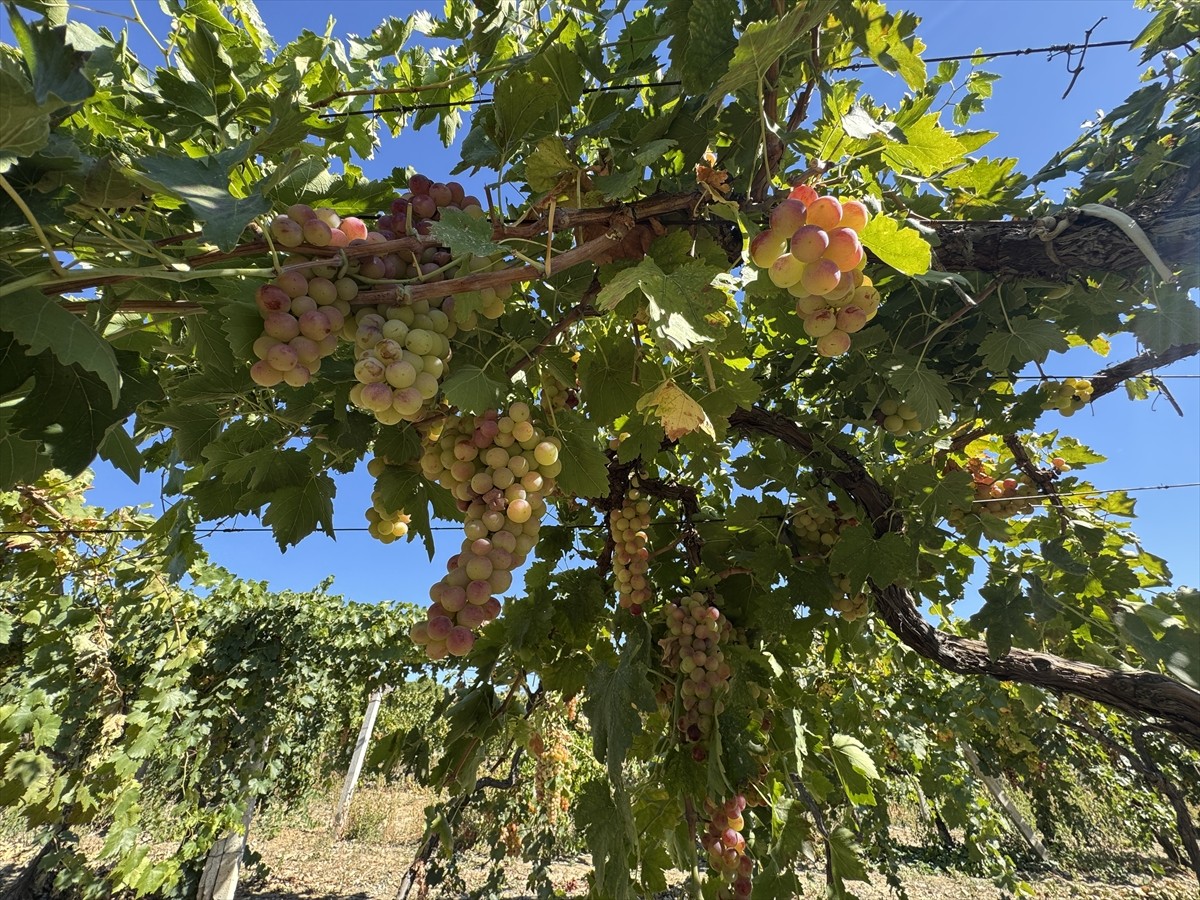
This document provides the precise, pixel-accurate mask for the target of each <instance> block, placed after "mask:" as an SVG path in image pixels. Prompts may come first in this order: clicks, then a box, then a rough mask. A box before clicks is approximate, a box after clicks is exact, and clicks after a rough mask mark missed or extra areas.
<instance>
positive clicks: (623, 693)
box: [583, 629, 655, 780]
mask: <svg viewBox="0 0 1200 900" xmlns="http://www.w3.org/2000/svg"><path fill="white" fill-rule="evenodd" d="M644 642H645V638H644V637H643V634H642V631H641V630H640V629H635V630H634V631H632V632H631V633H630V635H629V638H628V640H627V641H626V643H625V646H624V647H622V648H621V658H620V661H619V662H618V663H617V666H616V668H610V667H609V666H608V665H607V664H606V663H599V664H598V665H597V666H596V668H595V669H593V670H592V674H591V675H590V676H588V680H587V697H586V699H585V700H584V701H583V706H584V710H585V711H586V712H587V717H588V721H589V722H591V723H592V741H593V751H594V752H595V755H596V760H597V761H598V762H601V763H606V764H607V766H608V773H609V777H610V778H612V779H613V780H619V779H620V777H621V766H622V765H623V764H624V762H625V756H626V754H627V753H628V752H629V748H630V747H632V746H633V739H634V737H636V736H637V735H638V734H639V733H640V732H641V730H642V717H641V713H643V712H653V711H654V709H655V702H654V692H653V691H652V690H651V689H650V682H649V681H648V680H647V677H646V675H647V673H646V666H645V662H644V660H643V659H642V657H643V655H644V651H645V650H646V647H645V643H644Z"/></svg>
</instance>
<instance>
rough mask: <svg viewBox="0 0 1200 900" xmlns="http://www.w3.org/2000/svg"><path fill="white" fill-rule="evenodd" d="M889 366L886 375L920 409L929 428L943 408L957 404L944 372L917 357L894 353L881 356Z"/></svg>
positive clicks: (921, 415) (901, 393)
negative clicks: (932, 367) (932, 368)
mask: <svg viewBox="0 0 1200 900" xmlns="http://www.w3.org/2000/svg"><path fill="white" fill-rule="evenodd" d="M880 364H881V366H884V365H885V366H886V368H885V371H884V378H885V379H886V380H887V383H888V384H889V385H890V386H891V388H892V390H894V391H895V392H896V393H897V394H899V395H900V398H901V399H902V400H904V401H905V402H906V403H908V404H909V406H911V407H912V408H913V409H914V410H915V411H916V413H917V418H918V419H919V420H920V421H921V424H922V425H924V426H925V427H926V428H929V427H931V426H932V424H933V423H934V422H936V421H937V420H938V417H939V416H940V414H941V412H942V410H948V409H950V408H951V407H953V406H954V397H953V396H952V395H951V394H950V388H949V387H947V385H946V380H945V379H944V378H942V376H941V375H939V374H937V373H936V372H934V371H932V370H931V369H930V368H928V367H927V366H926V365H925V364H924V363H922V362H917V360H916V358H915V357H912V356H907V355H900V354H894V355H892V356H889V357H887V358H886V359H881V360H880Z"/></svg>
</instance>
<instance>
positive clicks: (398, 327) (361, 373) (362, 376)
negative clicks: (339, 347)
mask: <svg viewBox="0 0 1200 900" xmlns="http://www.w3.org/2000/svg"><path fill="white" fill-rule="evenodd" d="M347 328H349V326H347ZM456 331H457V328H456V326H455V324H454V321H453V320H452V319H451V318H450V316H448V315H447V314H446V313H445V311H444V310H442V309H439V308H437V307H436V306H432V305H430V302H429V301H426V300H418V301H415V302H414V303H411V304H406V305H403V306H392V307H388V308H387V309H386V310H385V311H384V313H383V314H382V315H381V314H380V313H379V312H375V311H372V310H370V309H363V310H359V312H358V314H357V315H356V317H355V330H354V356H355V360H356V361H355V363H354V379H355V381H356V382H358V383H357V384H355V385H354V387H352V388H351V389H350V402H351V403H353V404H354V405H355V406H357V407H359V408H360V409H365V410H367V411H368V412H370V413H372V414H373V415H374V416H375V418H376V419H378V420H379V421H380V422H381V423H383V424H384V425H395V424H397V423H399V422H416V421H419V420H420V419H421V418H423V417H424V415H425V413H426V412H427V409H426V407H427V405H428V404H431V403H432V402H433V401H434V399H435V398H436V397H437V395H438V391H439V390H440V383H441V379H442V377H443V376H444V375H445V374H446V371H447V364H448V363H449V360H450V338H451V337H453V336H454V335H455V333H456Z"/></svg>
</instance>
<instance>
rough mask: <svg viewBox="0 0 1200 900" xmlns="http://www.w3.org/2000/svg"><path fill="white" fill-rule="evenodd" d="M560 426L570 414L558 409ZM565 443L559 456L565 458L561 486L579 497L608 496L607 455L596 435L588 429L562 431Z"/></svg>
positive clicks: (556, 415)
mask: <svg viewBox="0 0 1200 900" xmlns="http://www.w3.org/2000/svg"><path fill="white" fill-rule="evenodd" d="M555 417H556V419H557V420H558V424H559V425H560V426H561V425H563V423H564V420H566V419H567V416H566V414H565V413H564V412H561V411H560V412H558V413H555ZM561 438H562V442H563V446H562V450H560V451H559V454H558V458H559V459H560V460H561V461H562V472H560V473H559V475H558V479H557V480H558V486H559V487H560V488H562V490H563V491H564V492H565V493H567V494H573V495H575V496H576V497H607V496H608V459H607V458H606V457H605V455H604V454H603V453H602V452H600V450H599V449H598V448H597V447H596V443H595V438H593V437H591V436H590V434H589V432H588V431H587V429H580V430H578V431H573V432H571V433H564V434H562V435H561Z"/></svg>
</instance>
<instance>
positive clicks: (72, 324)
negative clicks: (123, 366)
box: [0, 290, 121, 404]
mask: <svg viewBox="0 0 1200 900" xmlns="http://www.w3.org/2000/svg"><path fill="white" fill-rule="evenodd" d="M0 331H7V332H8V333H9V334H11V335H12V336H13V337H14V338H16V339H17V341H18V342H20V343H21V344H23V345H24V346H25V347H27V348H28V349H27V350H26V353H28V354H29V355H30V356H37V355H38V354H39V353H41V352H42V351H43V350H49V351H50V352H51V353H53V354H54V356H55V358H57V359H58V361H59V362H61V363H62V364H63V365H64V366H69V365H72V364H76V365H78V366H79V367H80V368H81V369H86V370H87V371H89V372H92V373H94V374H95V375H96V376H98V377H99V378H100V380H101V381H103V382H104V384H105V385H107V387H108V390H109V393H110V394H111V395H112V400H113V403H114V404H115V403H116V400H117V395H118V394H119V393H120V390H121V375H120V372H118V371H117V358H116V356H115V355H114V354H113V349H112V346H111V345H110V344H109V343H108V342H107V341H106V340H104V338H102V337H100V335H98V334H97V333H96V331H95V329H93V328H91V327H89V326H88V325H85V324H84V323H83V322H82V321H80V319H79V317H78V316H75V315H72V314H71V313H69V312H67V311H66V310H65V309H63V308H62V307H61V306H59V305H58V302H57V301H56V300H54V299H52V298H50V297H47V296H46V295H45V294H43V293H42V292H41V291H35V290H28V291H21V292H19V293H17V294H14V295H12V296H10V297H6V298H5V300H4V302H3V303H0Z"/></svg>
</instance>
